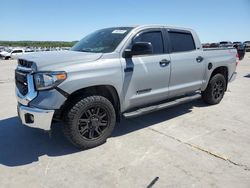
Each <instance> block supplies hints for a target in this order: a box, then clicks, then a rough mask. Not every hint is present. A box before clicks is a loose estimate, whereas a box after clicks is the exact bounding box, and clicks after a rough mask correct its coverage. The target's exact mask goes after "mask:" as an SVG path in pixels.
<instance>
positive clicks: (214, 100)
mask: <svg viewBox="0 0 250 188" xmlns="http://www.w3.org/2000/svg"><path fill="white" fill-rule="evenodd" d="M226 85H227V82H226V79H225V77H224V76H223V75H222V74H216V75H214V76H213V77H212V78H211V79H210V81H209V83H208V86H207V88H206V90H205V91H203V92H202V99H203V100H204V102H206V103H207V104H212V105H213V104H218V103H220V101H221V100H222V98H223V96H224V93H225V90H226Z"/></svg>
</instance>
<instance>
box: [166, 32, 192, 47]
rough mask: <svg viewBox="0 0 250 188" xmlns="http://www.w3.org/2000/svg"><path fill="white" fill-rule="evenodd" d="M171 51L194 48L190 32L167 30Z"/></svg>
mask: <svg viewBox="0 0 250 188" xmlns="http://www.w3.org/2000/svg"><path fill="white" fill-rule="evenodd" d="M169 38H170V42H171V46H172V52H185V51H191V50H194V49H195V43H194V39H193V36H192V34H191V33H182V32H169Z"/></svg>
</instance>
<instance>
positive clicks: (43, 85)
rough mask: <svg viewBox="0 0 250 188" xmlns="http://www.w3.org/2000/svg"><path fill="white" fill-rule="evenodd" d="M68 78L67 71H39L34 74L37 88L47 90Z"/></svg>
mask: <svg viewBox="0 0 250 188" xmlns="http://www.w3.org/2000/svg"><path fill="white" fill-rule="evenodd" d="M66 78H67V74H66V73H65V72H38V73H35V74H34V79H35V85H36V89H37V90H46V89H51V88H54V87H56V86H58V85H59V84H60V83H62V82H63V81H64V80H65V79H66Z"/></svg>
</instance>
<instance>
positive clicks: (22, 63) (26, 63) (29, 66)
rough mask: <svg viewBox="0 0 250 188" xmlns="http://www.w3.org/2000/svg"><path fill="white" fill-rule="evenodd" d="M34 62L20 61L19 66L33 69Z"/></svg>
mask: <svg viewBox="0 0 250 188" xmlns="http://www.w3.org/2000/svg"><path fill="white" fill-rule="evenodd" d="M32 64H33V62H31V61H27V60H24V59H18V65H19V66H21V67H25V68H31V67H32Z"/></svg>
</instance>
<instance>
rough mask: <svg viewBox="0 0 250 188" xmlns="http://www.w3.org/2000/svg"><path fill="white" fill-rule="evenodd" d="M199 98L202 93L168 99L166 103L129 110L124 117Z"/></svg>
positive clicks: (135, 115)
mask: <svg viewBox="0 0 250 188" xmlns="http://www.w3.org/2000/svg"><path fill="white" fill-rule="evenodd" d="M199 98H201V94H200V93H195V94H193V95H188V96H185V97H182V98H178V99H175V100H172V101H168V102H166V103H162V104H157V105H153V106H148V107H145V108H140V109H138V110H135V111H132V112H127V113H124V114H123V117H125V118H132V117H137V116H140V115H144V114H148V113H150V112H154V111H157V110H162V109H165V108H169V107H172V106H176V105H179V104H184V103H187V102H190V101H193V100H196V99H199Z"/></svg>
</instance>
